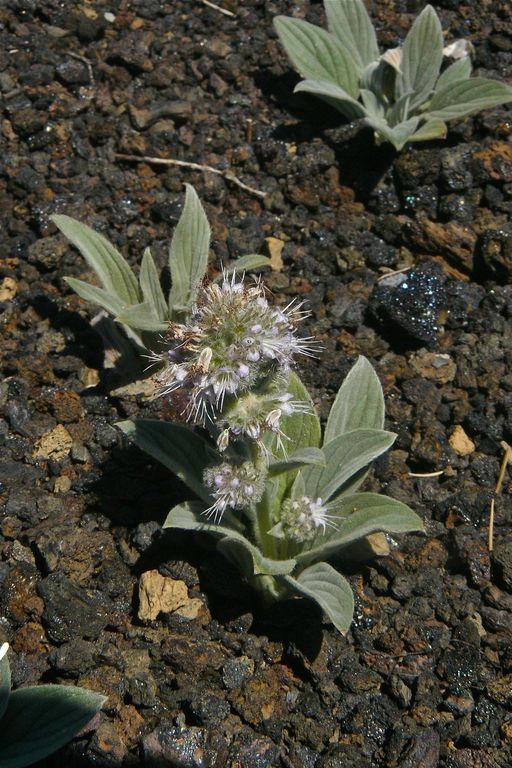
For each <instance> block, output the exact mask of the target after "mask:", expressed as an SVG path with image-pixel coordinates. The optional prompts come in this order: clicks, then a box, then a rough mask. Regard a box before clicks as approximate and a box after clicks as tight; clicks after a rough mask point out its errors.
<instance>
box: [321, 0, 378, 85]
mask: <svg viewBox="0 0 512 768" xmlns="http://www.w3.org/2000/svg"><path fill="white" fill-rule="evenodd" d="M324 7H325V14H326V16H327V26H328V28H329V32H331V34H333V35H334V36H335V37H336V38H337V39H338V40H339V42H340V43H341V44H342V45H343V47H344V48H345V49H346V50H347V51H348V53H349V54H350V57H351V59H352V61H353V62H354V64H356V65H357V68H358V73H359V74H360V73H361V72H362V70H363V68H364V67H365V66H367V65H368V64H370V63H371V62H372V61H374V60H375V59H378V57H379V46H378V45H377V37H376V35H375V29H374V28H373V24H372V22H371V19H370V17H369V15H368V11H367V10H366V8H365V6H364V3H363V2H362V0H325V1H324Z"/></svg>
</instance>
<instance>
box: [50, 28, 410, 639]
mask: <svg viewBox="0 0 512 768" xmlns="http://www.w3.org/2000/svg"><path fill="white" fill-rule="evenodd" d="M368 45H370V43H368ZM70 221H72V220H68V219H66V218H64V219H63V218H62V217H57V218H56V223H57V224H58V226H59V227H60V228H61V229H62V231H63V232H64V233H65V234H67V235H68V236H70V239H71V240H72V242H73V243H74V245H75V246H77V247H78V249H79V250H80V251H81V252H82V253H83V255H84V257H85V258H86V259H87V260H88V261H89V263H90V264H91V265H92V266H93V267H94V269H95V270H96V272H97V274H98V276H99V277H100V280H102V283H103V289H102V290H104V291H106V292H107V293H108V296H109V300H108V302H107V300H105V301H104V303H103V306H105V307H106V308H107V309H108V306H109V305H110V306H111V307H112V306H113V307H114V309H113V310H109V311H113V312H114V314H115V317H116V319H117V322H119V323H122V324H124V325H125V326H128V328H130V329H135V331H136V332H137V333H140V331H141V330H145V329H148V330H150V329H151V328H150V318H153V322H154V325H153V327H152V330H153V331H157V330H158V331H159V333H160V336H159V338H160V348H159V349H158V350H157V351H156V352H155V351H154V348H153V353H152V355H153V360H154V363H155V366H156V369H155V370H156V373H155V379H156V382H157V384H158V386H159V389H160V395H161V396H162V397H163V398H167V399H168V400H169V401H170V405H171V407H174V408H176V409H178V408H181V411H180V413H179V415H180V419H181V421H182V422H183V421H185V422H187V423H185V424H183V423H181V424H177V423H173V422H170V421H164V420H157V419H155V420H146V419H139V420H129V421H124V422H121V423H120V424H119V427H120V428H121V429H122V430H123V432H124V433H125V434H126V435H127V437H128V438H129V439H130V440H131V441H132V442H134V443H135V444H137V445H138V446H139V447H140V448H141V449H142V450H143V451H145V452H146V453H148V454H149V455H151V456H152V457H153V458H155V459H156V460H158V461H160V462H161V463H162V464H164V465H165V466H166V467H168V468H169V469H170V470H171V471H172V472H173V473H174V474H176V475H177V476H178V477H179V478H180V479H181V480H182V481H183V482H184V483H185V484H186V485H187V486H188V488H189V490H190V491H191V493H192V494H193V499H191V500H190V501H188V502H184V503H182V504H179V505H178V506H176V507H174V508H173V509H172V510H171V511H170V512H169V514H168V516H167V519H166V520H165V523H164V527H165V528H168V529H181V530H188V531H202V532H205V533H207V534H210V535H211V536H212V537H214V538H215V539H216V540H217V544H216V546H217V548H218V550H219V551H220V552H221V553H222V555H223V556H224V557H226V558H227V559H228V560H229V561H230V562H231V563H232V564H234V565H235V566H236V567H237V568H238V569H239V570H240V573H241V575H242V577H243V578H244V579H246V580H247V581H248V582H249V583H250V584H252V585H253V586H254V587H255V588H256V589H257V590H258V591H259V592H260V593H261V594H262V596H263V597H264V598H265V599H266V600H269V601H272V600H277V599H282V598H288V597H292V596H300V597H306V598H308V599H311V600H314V601H315V602H317V603H318V604H319V605H320V606H321V608H322V609H323V610H324V611H325V613H326V614H327V616H328V617H329V619H330V620H331V622H332V623H333V624H334V626H335V627H336V628H337V629H338V630H339V631H340V632H342V633H345V632H346V631H347V630H348V628H349V626H350V622H351V620H352V614H353V597H352V591H351V588H350V585H349V584H348V582H347V581H346V579H345V578H344V577H343V576H342V575H341V573H339V572H338V571H337V570H336V569H335V568H334V567H333V566H332V565H331V564H330V563H328V562H327V560H329V559H331V558H333V557H336V558H337V559H339V554H340V552H342V550H343V549H344V548H345V547H347V546H348V545H349V544H351V543H353V542H354V541H356V540H357V539H360V538H362V537H365V536H367V535H369V534H371V533H373V532H376V531H383V532H389V533H402V532H407V531H421V530H422V529H423V525H422V521H421V519H420V518H419V517H418V515H417V514H416V513H415V512H413V511H412V510H411V509H410V508H409V507H408V506H406V505H405V504H403V503H401V502H398V501H395V500H393V499H391V498H388V497H386V496H382V495H379V494H375V493H365V492H361V490H360V487H361V485H362V483H363V481H364V479H365V477H366V474H367V472H368V470H369V468H370V466H371V464H372V462H373V461H374V460H375V459H376V458H377V457H378V456H380V455H382V454H383V453H384V452H385V451H387V450H388V449H389V448H390V447H391V445H392V444H393V442H394V439H395V435H394V434H392V433H391V432H388V431H386V430H385V429H384V397H383V392H382V387H381V385H380V382H379V379H378V377H377V375H376V373H375V371H374V369H373V367H372V366H371V364H370V363H369V361H368V360H366V359H365V358H364V357H360V358H359V359H358V360H357V362H356V363H355V365H354V366H353V368H352V369H351V370H350V371H349V373H348V375H347V376H346V378H345V380H344V382H343V383H342V385H341V387H340V390H339V392H338V394H337V396H336V398H335V400H334V404H333V406H332V409H331V412H330V414H329V417H328V419H327V423H326V425H325V430H324V432H323V435H322V430H321V426H320V421H319V419H318V417H317V415H316V413H315V409H314V405H313V402H312V400H311V397H310V395H309V393H308V391H307V390H306V388H305V387H304V385H303V383H302V382H301V380H300V378H299V377H298V375H297V373H296V371H295V359H296V357H297V356H299V355H312V354H314V353H315V344H314V340H313V339H311V338H309V337H307V338H304V337H301V336H299V335H298V332H297V329H298V327H299V325H300V323H301V322H302V320H303V319H304V316H305V314H306V313H305V312H304V310H303V309H302V308H301V305H300V304H298V303H297V302H294V301H292V302H290V304H289V305H288V306H287V307H285V308H284V309H281V308H278V307H274V306H272V304H271V303H270V301H269V297H268V294H267V292H266V291H265V288H264V286H263V283H262V281H261V280H256V281H255V282H254V283H249V282H248V281H244V279H243V278H242V279H240V278H239V277H238V276H237V269H236V265H235V266H234V268H232V269H231V270H230V271H226V270H225V271H224V272H223V274H222V275H221V278H220V282H213V283H212V282H208V281H206V279H205V275H206V269H207V256H208V252H209V232H210V230H209V226H208V222H207V219H206V215H205V212H204V210H203V208H202V205H201V203H200V201H199V199H198V197H197V195H196V194H195V192H194V191H193V189H192V188H191V187H188V188H187V194H186V202H185V207H184V210H183V214H182V216H181V218H180V221H179V223H178V225H177V227H176V231H175V234H174V237H173V239H172V243H171V252H170V270H171V275H172V278H173V284H172V287H171V291H170V294H169V296H168V297H165V296H164V295H163V293H162V289H161V287H160V281H159V279H158V275H157V272H156V268H155V267H154V264H153V262H152V260H151V259H150V258H149V256H148V255H147V252H146V254H145V255H144V259H143V262H142V265H141V270H140V276H139V280H138V281H137V279H136V278H135V276H134V274H133V273H131V271H130V273H131V274H132V277H130V278H129V277H128V272H127V269H126V268H127V265H126V268H125V266H121V262H120V259H122V257H121V256H119V254H117V252H115V250H114V249H112V247H111V246H109V245H108V244H106V241H105V242H103V238H101V239H100V240H96V239H95V237H94V235H91V232H92V230H90V229H89V228H85V227H84V225H81V224H79V223H78V222H72V223H71V224H70V223H69V222H70ZM97 237H100V236H97ZM91 242H92V243H93V244H94V247H92V246H91ZM241 261H242V263H243V260H241ZM247 261H248V263H249V264H251V263H252V264H254V258H253V257H251V258H250V259H248V260H247V259H246V263H247ZM262 263H264V262H262V261H259V262H258V264H259V265H261V264H262ZM128 269H129V268H128ZM132 278H133V279H132ZM70 285H71V286H72V287H74V288H76V289H77V290H78V292H80V294H81V295H82V296H85V298H88V297H89V294H88V293H87V292H86V289H84V287H83V286H84V285H85V284H80V285H78V286H77V284H76V283H74V282H70ZM102 296H103V295H100V297H99V298H102ZM116 302H117V303H116ZM133 302H135V303H133ZM135 317H136V318H137V320H136V321H135V320H134V318H135ZM164 329H165V330H164ZM138 341H139V342H140V343H141V344H143V343H144V337H143V336H142V335H139V336H138ZM153 342H154V339H151V343H153ZM198 426H199V427H201V429H200V430H198V429H196V427H198Z"/></svg>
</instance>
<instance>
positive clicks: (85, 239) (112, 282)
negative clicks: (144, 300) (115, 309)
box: [51, 215, 141, 305]
mask: <svg viewBox="0 0 512 768" xmlns="http://www.w3.org/2000/svg"><path fill="white" fill-rule="evenodd" d="M51 219H52V221H53V223H54V224H55V225H56V226H57V227H58V228H59V229H60V231H61V232H62V234H63V235H65V236H66V237H67V238H68V240H70V242H72V243H73V245H74V246H75V248H78V250H79V251H80V253H81V254H82V256H83V257H84V259H85V260H86V262H87V263H88V264H89V266H90V267H91V268H92V269H93V270H94V271H95V272H96V274H97V275H98V277H99V279H100V281H101V284H102V285H103V287H104V288H105V290H106V291H107V292H108V293H110V294H114V295H115V296H117V297H118V299H119V301H120V302H122V303H123V304H128V305H130V304H138V302H139V301H140V300H141V296H140V293H139V287H138V285H137V278H136V277H135V275H134V274H133V272H132V270H131V269H130V267H129V265H128V263H127V261H126V260H125V259H124V258H123V257H122V256H121V254H120V253H119V251H118V250H117V249H116V248H114V246H113V245H112V243H109V241H108V240H107V239H106V238H105V237H103V235H100V234H99V233H98V232H95V230H94V229H91V227H88V226H87V225H86V224H82V223H81V222H80V221H76V219H72V218H71V217H70V216H60V215H55V216H52V217H51Z"/></svg>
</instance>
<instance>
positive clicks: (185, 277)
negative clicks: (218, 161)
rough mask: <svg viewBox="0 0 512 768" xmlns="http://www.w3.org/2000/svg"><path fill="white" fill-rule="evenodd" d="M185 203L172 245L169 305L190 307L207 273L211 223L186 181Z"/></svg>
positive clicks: (173, 307)
mask: <svg viewBox="0 0 512 768" xmlns="http://www.w3.org/2000/svg"><path fill="white" fill-rule="evenodd" d="M185 186H186V190H187V191H186V194H185V205H184V207H183V212H182V214H181V216H180V220H179V221H178V224H177V225H176V229H175V231H174V235H173V238H172V241H171V247H170V249H169V268H170V271H171V280H172V287H171V294H170V297H169V309H170V311H171V312H173V311H176V308H177V307H179V308H188V307H189V306H190V305H191V304H192V303H193V302H194V300H195V297H196V293H197V289H198V286H199V285H200V283H201V281H202V280H203V278H204V276H205V274H206V268H207V266H208V252H209V249H210V225H209V224H208V219H207V218H206V213H205V212H204V208H203V206H202V205H201V202H200V200H199V198H198V196H197V194H196V192H195V190H194V188H193V187H191V186H190V184H186V185H185Z"/></svg>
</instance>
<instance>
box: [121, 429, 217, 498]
mask: <svg viewBox="0 0 512 768" xmlns="http://www.w3.org/2000/svg"><path fill="white" fill-rule="evenodd" d="M117 426H118V427H119V428H120V429H122V431H123V432H124V433H125V435H126V436H127V437H129V438H130V440H133V442H134V443H135V444H136V445H137V446H138V447H139V448H140V449H141V450H143V451H145V452H146V453H148V454H149V455H150V456H152V457H153V458H154V459H156V460H157V461H159V462H160V463H161V464H163V465H164V466H165V467H168V469H170V470H171V471H172V472H174V474H175V475H177V476H178V477H179V478H180V480H182V481H183V482H184V483H185V484H186V485H188V487H189V488H190V489H191V490H192V491H194V493H196V494H197V496H199V498H200V499H204V500H205V501H207V502H209V501H210V494H209V493H208V491H207V489H206V488H205V487H204V485H203V472H204V470H205V468H206V467H207V466H208V464H210V463H211V461H212V458H213V452H212V451H211V449H210V446H209V445H208V443H207V442H206V441H205V440H203V438H202V437H200V436H199V435H198V434H197V433H196V432H192V431H191V430H190V429H187V427H182V426H180V425H178V424H172V423H171V422H169V421H157V420H156V419H155V420H153V419H137V421H121V422H118V424H117Z"/></svg>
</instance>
